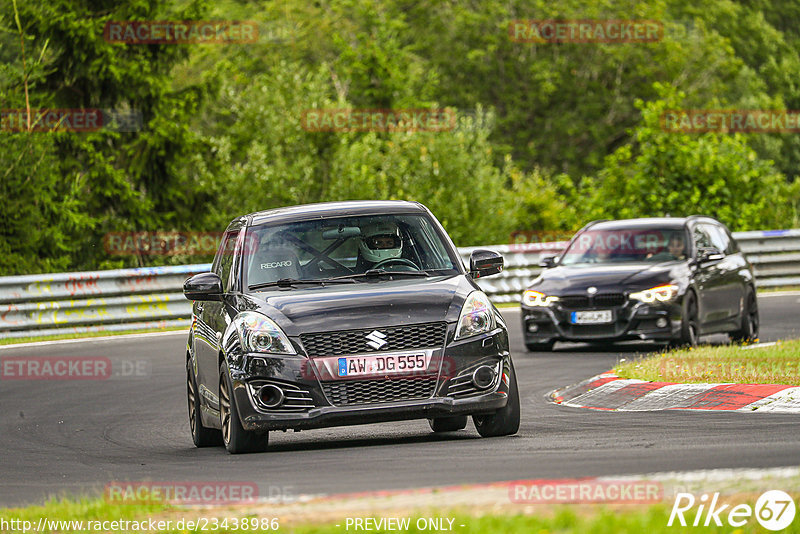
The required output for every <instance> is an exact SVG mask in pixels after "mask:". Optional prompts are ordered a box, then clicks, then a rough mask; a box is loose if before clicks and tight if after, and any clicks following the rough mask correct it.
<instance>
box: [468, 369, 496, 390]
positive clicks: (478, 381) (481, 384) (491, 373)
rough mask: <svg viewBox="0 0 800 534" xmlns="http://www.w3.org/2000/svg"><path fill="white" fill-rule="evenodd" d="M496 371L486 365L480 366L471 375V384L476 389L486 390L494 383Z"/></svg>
mask: <svg viewBox="0 0 800 534" xmlns="http://www.w3.org/2000/svg"><path fill="white" fill-rule="evenodd" d="M495 376H497V371H495V370H494V368H493V367H489V366H488V365H481V366H480V367H478V368H477V369H475V371H474V372H473V373H472V384H473V385H474V386H475V387H476V388H478V389H486V388H488V387H489V386H491V385H492V384H493V383H494V378H495Z"/></svg>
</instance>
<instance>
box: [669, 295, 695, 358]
mask: <svg viewBox="0 0 800 534" xmlns="http://www.w3.org/2000/svg"><path fill="white" fill-rule="evenodd" d="M697 314H698V312H697V297H696V296H695V294H694V293H693V292H691V291H690V292H688V293H686V296H685V297H684V299H683V318H682V319H681V333H680V337H679V338H678V339H677V341H676V342H674V343H673V345H676V346H678V347H696V346H697V338H698V335H699V332H700V326H699V325H700V322H699V320H698V318H697Z"/></svg>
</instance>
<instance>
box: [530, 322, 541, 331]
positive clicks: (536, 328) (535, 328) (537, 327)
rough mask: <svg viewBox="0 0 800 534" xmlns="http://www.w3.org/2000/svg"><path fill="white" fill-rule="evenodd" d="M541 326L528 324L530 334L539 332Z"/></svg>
mask: <svg viewBox="0 0 800 534" xmlns="http://www.w3.org/2000/svg"><path fill="white" fill-rule="evenodd" d="M538 331H539V325H538V324H536V323H528V332H538Z"/></svg>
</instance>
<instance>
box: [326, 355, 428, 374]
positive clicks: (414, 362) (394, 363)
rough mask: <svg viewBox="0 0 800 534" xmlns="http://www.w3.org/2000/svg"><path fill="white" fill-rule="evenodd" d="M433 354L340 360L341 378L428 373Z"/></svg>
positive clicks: (352, 357) (351, 357)
mask: <svg viewBox="0 0 800 534" xmlns="http://www.w3.org/2000/svg"><path fill="white" fill-rule="evenodd" d="M430 362H431V354H429V353H428V354H426V353H424V352H414V353H408V354H385V355H381V356H350V357H347V358H339V372H338V375H339V376H362V375H392V374H406V373H414V372H416V373H419V372H420V371H426V370H427V369H428V364H430Z"/></svg>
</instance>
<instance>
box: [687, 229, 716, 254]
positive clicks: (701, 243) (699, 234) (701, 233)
mask: <svg viewBox="0 0 800 534" xmlns="http://www.w3.org/2000/svg"><path fill="white" fill-rule="evenodd" d="M692 241H694V248H695V250H700V249H701V248H708V247H713V246H714V244H713V243H712V242H711V236H709V235H708V232H706V230H705V228H704V227H703V225H701V224H698V225H697V226H695V227H694V229H693V230H692Z"/></svg>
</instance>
